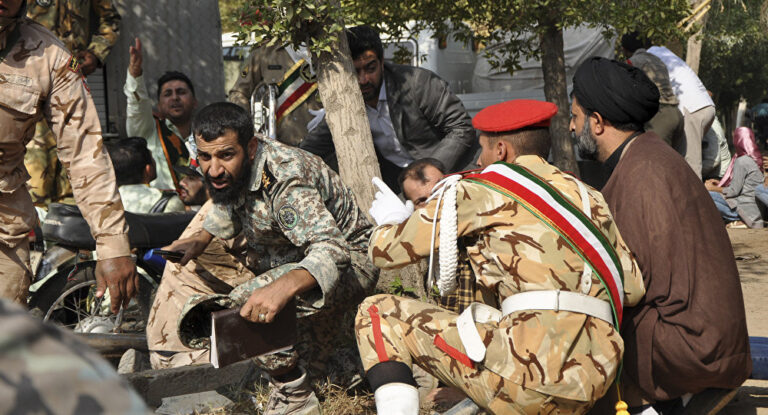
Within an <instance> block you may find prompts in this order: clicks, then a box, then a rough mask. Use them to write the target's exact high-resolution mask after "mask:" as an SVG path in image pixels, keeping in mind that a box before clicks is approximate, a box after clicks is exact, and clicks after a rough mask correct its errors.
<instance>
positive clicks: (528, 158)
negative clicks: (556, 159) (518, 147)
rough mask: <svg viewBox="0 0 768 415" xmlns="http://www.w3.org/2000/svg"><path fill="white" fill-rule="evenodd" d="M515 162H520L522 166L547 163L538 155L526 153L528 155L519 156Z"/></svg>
mask: <svg viewBox="0 0 768 415" xmlns="http://www.w3.org/2000/svg"><path fill="white" fill-rule="evenodd" d="M514 163H515V164H519V165H521V166H530V165H534V164H547V161H546V160H544V159H543V158H541V157H539V156H537V155H534V154H526V155H522V156H518V157H517V158H516V159H515V161H514Z"/></svg>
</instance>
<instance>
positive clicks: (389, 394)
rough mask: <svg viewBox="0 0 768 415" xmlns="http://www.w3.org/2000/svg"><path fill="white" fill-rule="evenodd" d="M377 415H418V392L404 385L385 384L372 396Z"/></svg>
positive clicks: (396, 383) (395, 383)
mask: <svg viewBox="0 0 768 415" xmlns="http://www.w3.org/2000/svg"><path fill="white" fill-rule="evenodd" d="M373 397H374V398H375V399H376V413H377V414H378V415H419V391H418V390H417V389H416V387H414V386H411V385H408V384H405V383H398V382H393V383H387V384H385V385H382V386H379V388H378V389H376V392H375V393H374V394H373Z"/></svg>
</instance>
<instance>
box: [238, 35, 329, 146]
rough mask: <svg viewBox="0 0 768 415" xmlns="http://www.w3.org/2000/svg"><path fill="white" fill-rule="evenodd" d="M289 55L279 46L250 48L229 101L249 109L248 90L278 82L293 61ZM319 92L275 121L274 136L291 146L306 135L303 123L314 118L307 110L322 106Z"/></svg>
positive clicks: (305, 125) (250, 91) (299, 141)
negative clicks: (250, 50)
mask: <svg viewBox="0 0 768 415" xmlns="http://www.w3.org/2000/svg"><path fill="white" fill-rule="evenodd" d="M294 63H295V62H294V60H293V58H292V57H291V55H290V54H289V53H288V52H287V51H286V50H285V48H284V47H281V46H277V45H275V46H263V47H260V48H258V49H254V50H253V51H252V52H251V54H250V55H248V59H247V60H246V61H245V62H243V66H242V69H241V70H240V76H239V77H238V78H237V81H235V84H234V85H233V86H232V89H230V90H229V98H228V99H229V102H233V103H235V104H237V105H239V106H241V107H243V108H245V109H246V110H248V112H250V111H251V108H250V105H251V104H250V103H251V94H253V91H254V90H256V89H257V88H259V87H261V86H263V85H267V84H278V83H280V82H281V81H282V80H283V78H284V77H285V74H286V72H288V70H289V69H290V68H291V67H292V66H293V65H294ZM319 96H320V95H319V94H318V93H317V92H315V93H313V94H312V95H311V96H309V98H307V99H306V101H304V102H303V103H302V104H301V105H299V106H298V107H297V108H296V109H294V110H293V111H291V113H290V114H288V115H286V116H285V117H284V118H283V119H281V120H280V122H279V123H278V124H277V139H278V140H279V141H281V142H283V143H286V144H290V145H293V146H297V145H299V143H301V141H302V140H303V139H304V137H305V136H306V135H307V125H308V124H309V122H310V121H312V120H313V119H314V115H312V114H311V113H310V112H309V110H320V109H321V108H322V107H323V106H322V104H321V103H320V101H319Z"/></svg>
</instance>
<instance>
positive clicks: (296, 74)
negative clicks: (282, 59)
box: [275, 59, 317, 124]
mask: <svg viewBox="0 0 768 415" xmlns="http://www.w3.org/2000/svg"><path fill="white" fill-rule="evenodd" d="M316 81H317V79H316V77H315V76H314V75H313V74H312V73H311V71H310V68H309V64H308V63H307V62H306V61H305V60H304V59H299V60H298V61H296V63H295V64H293V66H291V68H290V69H288V71H287V72H286V73H285V76H283V80H282V81H280V83H279V84H277V111H276V114H275V116H276V119H277V123H278V124H279V123H280V121H281V120H282V119H283V117H285V116H286V115H288V114H290V113H291V111H293V110H295V109H296V108H297V107H298V106H299V105H301V104H302V103H303V102H304V101H306V100H307V98H309V96H310V95H312V93H313V92H315V91H316V90H317V82H316Z"/></svg>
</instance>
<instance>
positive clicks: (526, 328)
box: [369, 156, 645, 401]
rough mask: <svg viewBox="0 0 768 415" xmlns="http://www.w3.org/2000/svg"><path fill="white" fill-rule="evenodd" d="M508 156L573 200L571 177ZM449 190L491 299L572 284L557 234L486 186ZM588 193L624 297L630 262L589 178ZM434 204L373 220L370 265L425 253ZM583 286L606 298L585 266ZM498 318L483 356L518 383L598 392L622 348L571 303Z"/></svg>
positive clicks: (629, 298) (577, 275)
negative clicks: (387, 220) (397, 220)
mask: <svg viewBox="0 0 768 415" xmlns="http://www.w3.org/2000/svg"><path fill="white" fill-rule="evenodd" d="M515 163H516V164H519V165H521V166H523V167H525V168H527V169H528V170H529V171H531V172H533V173H535V174H536V175H538V176H539V177H542V178H543V179H544V180H546V181H547V182H548V183H549V184H550V185H551V186H552V187H554V188H556V189H558V190H559V191H560V192H561V193H562V194H564V195H565V196H566V197H568V198H570V199H571V200H572V201H574V203H575V205H576V206H581V197H580V194H579V188H578V185H577V182H576V180H577V179H575V178H574V177H572V176H570V175H568V174H566V173H563V172H561V171H560V170H558V169H557V168H556V167H554V166H552V165H550V164H548V163H547V162H546V161H544V160H543V159H542V158H540V157H537V156H520V157H518V158H517V160H516V161H515ZM457 190H458V192H457V197H456V199H457V215H458V235H459V237H463V240H462V241H463V243H464V246H466V250H467V253H468V254H469V260H470V263H471V264H472V268H473V270H474V272H475V276H476V279H477V285H478V286H479V287H483V288H486V289H489V290H492V291H493V292H494V293H495V295H496V297H497V301H498V303H499V304H501V302H502V301H503V300H504V299H506V298H507V297H509V296H512V295H515V294H517V293H522V292H526V291H536V290H558V289H559V290H561V291H575V292H580V285H579V283H580V279H581V274H582V271H583V269H584V264H585V263H584V261H583V260H582V259H581V257H579V256H578V254H576V252H575V251H574V250H573V248H571V247H570V245H568V243H566V242H565V240H564V239H563V238H562V237H561V236H560V235H559V234H557V233H556V232H555V231H553V230H552V229H551V228H549V227H548V226H547V225H545V224H544V223H543V222H542V221H541V220H539V219H538V218H536V217H535V216H534V215H533V214H532V213H530V212H529V211H528V210H526V209H525V208H523V207H522V205H520V204H519V203H518V202H516V201H515V200H513V199H511V198H509V197H507V196H504V195H502V194H501V193H498V192H496V191H495V190H491V189H490V188H488V187H485V186H483V185H480V184H477V183H472V182H469V181H464V180H462V181H460V182H459V183H458V185H457ZM588 194H589V199H590V200H589V202H590V206H591V219H592V221H593V223H594V224H595V225H596V226H597V228H598V229H599V230H600V231H602V232H603V233H604V234H605V236H606V238H607V240H608V241H609V243H610V244H611V245H612V246H613V247H614V248H615V250H616V252H617V254H618V257H619V260H620V262H621V266H622V268H623V272H624V295H625V305H626V306H631V305H633V304H636V303H637V302H638V301H639V300H640V298H641V297H642V296H643V294H644V293H645V289H644V286H643V280H642V277H641V275H640V271H639V268H638V266H637V263H636V262H635V260H634V258H633V256H632V254H631V253H630V252H629V250H628V249H627V247H626V245H625V244H624V242H623V240H622V238H621V236H620V235H619V232H618V230H617V229H616V225H615V224H614V222H613V218H612V216H611V214H610V212H609V211H608V205H607V204H606V203H605V200H604V199H603V196H602V195H601V194H600V192H598V191H597V190H594V189H592V188H588ZM436 204H437V201H436V200H432V201H431V202H430V203H429V204H427V205H426V206H425V207H423V208H420V209H417V210H416V211H415V212H414V214H413V215H411V217H410V218H409V219H408V220H407V221H405V222H403V223H402V224H400V225H384V226H380V227H378V228H376V229H375V230H374V232H373V235H372V237H371V245H370V248H369V254H370V256H371V258H372V260H373V262H374V265H376V266H378V267H380V268H394V267H399V266H402V265H405V264H409V263H412V262H414V261H417V260H419V259H420V258H423V257H426V256H428V255H429V247H430V236H431V232H432V218H433V217H434V214H435V208H436ZM438 238H439V231H438ZM438 243H439V242H438V241H436V242H435V246H438ZM589 295H590V296H593V297H597V298H599V299H602V300H605V301H608V300H609V297H608V295H607V294H606V292H605V290H604V288H603V287H602V285H601V283H600V282H599V280H598V279H597V277H596V276H595V275H593V276H592V285H591V289H590V291H589ZM498 328H499V329H497V330H493V331H492V333H493V334H492V336H486V338H485V339H484V342H485V344H486V346H487V354H486V358H485V361H484V362H483V365H484V366H485V367H486V368H488V369H489V370H491V371H492V372H494V373H496V374H498V375H500V376H502V377H504V378H506V379H509V380H511V381H513V382H515V383H517V384H519V385H524V386H525V387H527V388H531V389H534V390H536V391H539V392H541V393H544V394H548V395H555V396H561V397H566V398H569V399H576V400H582V401H587V400H590V401H594V400H595V399H597V397H599V396H602V395H603V394H604V393H605V392H606V391H607V389H608V387H610V384H611V382H612V380H613V379H614V377H615V376H616V372H617V369H618V365H619V362H620V360H621V357H622V353H623V350H624V343H623V341H622V339H621V337H620V336H619V333H618V331H616V330H615V329H614V327H613V325H611V324H609V323H608V322H606V321H603V320H600V319H597V318H593V317H589V316H587V315H585V314H580V313H571V312H565V311H561V312H556V311H553V310H535V311H534V310H524V311H518V312H514V313H512V314H510V315H508V316H506V317H505V318H504V319H502V320H501V323H499V327H498ZM484 330H485V328H484ZM514 361H518V362H522V363H523V364H524V365H526V366H527V367H528V368H529V370H528V371H525V372H521V373H519V372H516V371H515V370H514V369H515V368H516V367H519V365H516V364H512V363H511V362H514ZM507 362H510V363H507Z"/></svg>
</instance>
